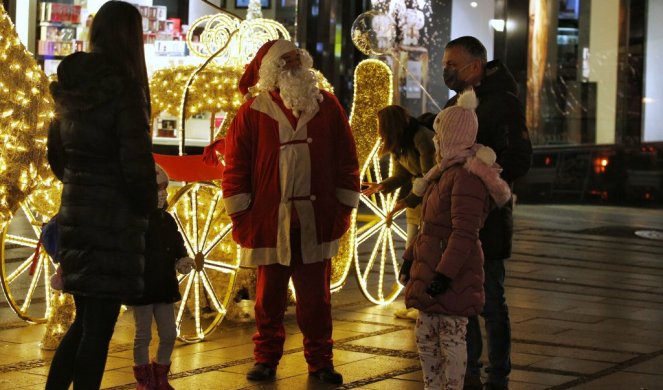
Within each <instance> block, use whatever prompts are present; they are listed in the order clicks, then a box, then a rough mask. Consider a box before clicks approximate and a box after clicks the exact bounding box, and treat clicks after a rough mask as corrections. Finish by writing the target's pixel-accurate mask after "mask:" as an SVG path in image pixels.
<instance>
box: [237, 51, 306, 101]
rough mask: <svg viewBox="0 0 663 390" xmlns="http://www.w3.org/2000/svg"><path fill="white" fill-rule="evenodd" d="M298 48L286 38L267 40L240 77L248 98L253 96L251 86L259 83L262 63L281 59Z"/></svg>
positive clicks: (244, 92) (241, 88)
mask: <svg viewBox="0 0 663 390" xmlns="http://www.w3.org/2000/svg"><path fill="white" fill-rule="evenodd" d="M293 50H297V46H295V44H294V43H292V42H290V41H287V40H285V39H275V40H272V41H267V42H265V43H264V44H263V45H262V46H261V47H260V49H258V52H257V53H256V55H255V57H253V60H251V62H250V63H249V64H248V65H247V66H246V69H245V70H244V74H243V75H242V78H241V79H239V91H240V92H241V93H242V95H244V97H245V98H246V99H249V98H251V91H250V88H251V87H253V86H255V85H256V84H258V80H259V79H260V67H261V66H262V64H266V63H269V62H270V61H276V60H278V59H280V58H281V57H282V56H283V55H284V54H286V53H289V52H291V51H293Z"/></svg>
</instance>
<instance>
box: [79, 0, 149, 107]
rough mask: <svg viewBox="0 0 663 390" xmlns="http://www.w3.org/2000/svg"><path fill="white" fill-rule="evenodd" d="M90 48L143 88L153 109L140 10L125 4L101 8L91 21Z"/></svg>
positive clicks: (109, 3)
mask: <svg viewBox="0 0 663 390" xmlns="http://www.w3.org/2000/svg"><path fill="white" fill-rule="evenodd" d="M90 47H91V49H92V51H93V52H95V53H102V54H104V55H106V56H107V57H108V58H109V59H110V60H111V61H113V62H114V63H115V64H116V65H117V66H119V67H120V69H121V70H122V72H123V73H124V74H125V76H126V77H127V78H129V80H131V81H133V82H136V83H138V84H139V85H140V86H141V87H142V88H143V89H144V91H145V98H146V99H147V106H148V109H150V108H151V104H150V85H149V81H148V78H147V67H146V66H145V51H144V49H143V17H142V16H141V15H140V12H138V9H136V7H135V6H133V5H131V4H129V3H125V2H124V1H109V2H107V3H105V4H104V5H102V6H101V8H99V12H97V14H96V15H95V16H94V19H93V20H92V27H90Z"/></svg>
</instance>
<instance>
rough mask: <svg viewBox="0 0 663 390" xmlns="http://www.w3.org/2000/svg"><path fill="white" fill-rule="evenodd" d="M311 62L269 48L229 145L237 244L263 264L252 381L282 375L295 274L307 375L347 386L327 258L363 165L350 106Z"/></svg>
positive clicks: (245, 80) (259, 59)
mask: <svg viewBox="0 0 663 390" xmlns="http://www.w3.org/2000/svg"><path fill="white" fill-rule="evenodd" d="M312 63H313V61H312V59H311V56H310V55H309V54H308V53H307V52H306V51H304V50H300V49H297V47H296V46H295V45H294V44H293V43H292V42H290V41H286V40H274V41H269V42H267V43H266V44H264V45H263V46H262V47H261V48H260V50H258V52H257V54H256V56H255V58H254V59H253V61H252V62H251V63H250V64H249V65H248V67H247V68H246V71H245V73H244V75H243V76H242V78H241V79H240V82H239V89H240V91H241V92H242V93H243V94H245V96H246V97H247V99H248V100H247V101H246V102H245V103H244V104H243V105H242V106H241V107H240V109H239V111H238V112H237V116H236V117H235V119H234V120H233V122H232V123H231V125H230V128H229V130H228V134H227V137H226V140H225V142H226V145H225V162H226V166H225V170H224V174H223V180H222V188H223V197H224V202H225V206H226V210H227V212H228V214H229V215H230V217H231V218H232V221H233V238H234V239H235V241H236V242H237V243H239V244H240V246H241V260H242V264H243V265H248V266H257V267H258V270H257V278H258V279H257V288H256V306H255V314H256V325H257V332H256V334H255V335H254V337H253V341H254V344H255V348H254V356H255V363H256V364H255V365H254V367H253V368H252V369H251V370H250V371H249V372H248V374H247V378H248V379H249V380H256V381H265V380H272V379H274V377H275V374H276V367H277V365H278V363H279V360H280V358H281V356H282V354H283V343H284V340H285V331H284V328H283V316H284V313H285V310H286V305H287V291H288V281H289V279H290V278H291V277H292V281H293V284H294V287H295V292H296V294H297V323H298V324H299V326H300V329H301V331H302V333H303V335H304V356H305V357H306V361H307V363H308V370H309V374H310V375H311V376H314V377H315V378H317V379H319V380H321V381H323V382H327V383H334V384H341V383H342V382H343V377H342V375H341V374H339V373H338V372H337V371H336V370H334V364H333V360H332V344H333V341H332V338H331V336H332V319H331V297H330V292H329V284H330V276H331V260H330V259H331V257H333V256H334V255H336V254H337V252H338V246H339V245H338V240H339V238H340V237H341V236H342V235H343V234H344V233H345V231H346V230H347V229H348V227H349V224H350V215H351V213H352V208H354V207H357V205H358V202H359V165H358V162H357V153H356V148H355V142H354V139H353V137H352V133H351V131H350V126H349V124H348V120H347V117H346V115H345V113H344V111H343V108H342V107H341V106H340V104H339V102H338V100H337V99H336V97H335V96H334V95H332V94H331V93H328V92H326V91H323V90H320V89H319V88H318V87H317V80H316V78H315V75H314V74H313V72H312V71H311V66H312ZM254 94H257V96H254Z"/></svg>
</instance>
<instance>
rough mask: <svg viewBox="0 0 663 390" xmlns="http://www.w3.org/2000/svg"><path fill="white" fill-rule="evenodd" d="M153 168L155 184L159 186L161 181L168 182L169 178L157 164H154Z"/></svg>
mask: <svg viewBox="0 0 663 390" xmlns="http://www.w3.org/2000/svg"><path fill="white" fill-rule="evenodd" d="M154 169H155V171H156V174H157V186H160V185H162V184H163V183H168V181H169V180H170V178H169V177H168V174H167V173H166V171H164V170H163V168H161V167H160V166H159V165H158V164H154Z"/></svg>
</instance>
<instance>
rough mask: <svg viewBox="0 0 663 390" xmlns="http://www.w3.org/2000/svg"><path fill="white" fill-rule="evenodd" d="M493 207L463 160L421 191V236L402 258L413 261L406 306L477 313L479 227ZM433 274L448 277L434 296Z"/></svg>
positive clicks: (480, 269) (481, 301) (480, 298)
mask: <svg viewBox="0 0 663 390" xmlns="http://www.w3.org/2000/svg"><path fill="white" fill-rule="evenodd" d="M493 206H494V203H493V202H492V200H491V198H490V195H489V193H488V190H487V189H486V186H485V185H484V183H483V182H482V180H481V179H480V178H479V177H478V176H476V175H474V174H472V173H470V172H468V171H467V169H465V168H464V167H463V165H462V164H457V165H453V166H451V167H449V168H448V169H447V170H446V171H445V172H444V173H443V174H442V176H441V177H440V179H439V180H438V181H437V182H433V183H431V184H430V185H429V186H428V188H427V190H426V193H425V195H424V200H423V210H422V226H421V230H420V233H419V235H418V236H417V238H416V240H415V241H414V243H413V244H412V245H410V247H408V248H407V250H406V251H405V254H404V255H403V257H404V258H405V259H406V260H412V261H414V262H413V264H412V268H411V269H410V281H409V282H408V283H407V286H406V289H405V305H406V306H407V307H414V308H417V309H419V310H422V311H424V312H427V313H440V314H450V315H457V316H472V315H477V314H479V313H480V312H481V310H482V309H483V305H484V302H485V297H484V291H483V278H484V276H483V252H482V250H481V242H480V241H479V230H480V229H481V227H482V226H483V223H484V221H485V219H486V216H487V215H488V212H489V211H490V210H491V208H492V207H493ZM435 272H440V273H442V274H444V275H446V276H447V277H449V278H450V279H451V285H450V288H449V289H448V290H447V291H446V292H445V293H443V294H440V295H438V296H436V297H435V298H433V297H431V296H429V295H428V294H426V288H428V286H429V285H430V283H431V281H432V280H433V277H434V275H435Z"/></svg>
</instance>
